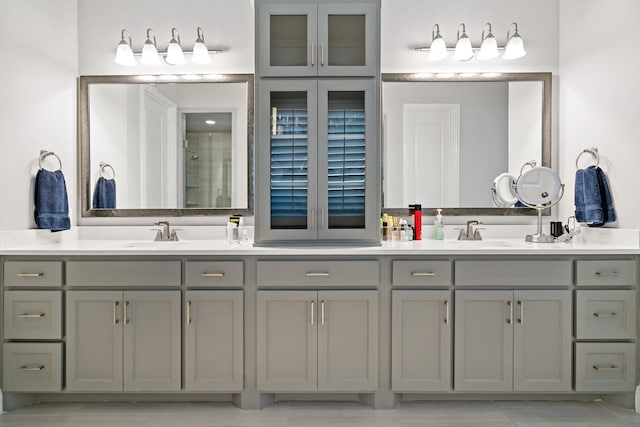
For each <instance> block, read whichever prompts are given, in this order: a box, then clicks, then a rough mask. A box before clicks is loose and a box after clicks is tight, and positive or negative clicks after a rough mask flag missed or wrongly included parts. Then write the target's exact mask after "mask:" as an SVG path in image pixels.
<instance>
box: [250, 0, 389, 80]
mask: <svg viewBox="0 0 640 427" xmlns="http://www.w3.org/2000/svg"><path fill="white" fill-rule="evenodd" d="M378 9H379V4H378V2H377V1H356V2H348V3H346V2H338V1H336V2H318V3H316V2H315V1H306V2H305V1H302V2H301V1H295V2H293V1H286V0H285V1H283V0H279V1H268V0H267V1H265V0H258V1H256V17H257V18H256V58H257V64H258V69H259V74H260V75H262V76H306V77H310V76H336V75H338V76H373V75H375V74H376V72H377V63H378V53H377V52H378V41H377V34H378V30H377V28H378V20H379V19H378Z"/></svg>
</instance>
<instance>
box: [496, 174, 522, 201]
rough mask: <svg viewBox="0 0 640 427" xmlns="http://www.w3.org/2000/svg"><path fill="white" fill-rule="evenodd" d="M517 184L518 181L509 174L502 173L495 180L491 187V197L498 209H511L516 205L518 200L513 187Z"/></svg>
mask: <svg viewBox="0 0 640 427" xmlns="http://www.w3.org/2000/svg"><path fill="white" fill-rule="evenodd" d="M515 183H516V179H515V178H514V177H513V175H511V174H508V173H506V172H505V173H501V174H500V175H498V176H497V177H496V179H494V180H493V185H492V186H491V197H492V198H493V203H494V204H495V205H496V207H498V208H510V207H512V206H513V205H515V204H516V202H517V201H518V198H517V197H516V195H515V194H514V192H513V186H514V185H515Z"/></svg>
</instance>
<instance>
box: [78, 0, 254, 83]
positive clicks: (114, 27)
mask: <svg viewBox="0 0 640 427" xmlns="http://www.w3.org/2000/svg"><path fill="white" fill-rule="evenodd" d="M77 1H78V32H79V57H80V74H82V75H107V74H148V73H153V74H156V73H157V74H184V73H197V74H203V73H204V74H206V73H253V70H254V65H253V64H254V50H253V45H254V31H253V28H254V15H253V7H252V5H251V2H250V1H249V0H234V1H228V0H179V1H177V0H172V1H168V0H162V1H159V0H109V1H96V0H77ZM173 27H175V28H176V29H177V30H178V31H179V33H180V38H181V41H182V48H183V49H184V50H191V49H192V48H193V42H194V41H195V39H196V29H197V27H202V30H203V32H204V37H205V42H206V44H207V47H209V49H223V50H224V52H223V53H222V54H220V55H212V63H211V64H208V65H197V64H192V63H190V62H187V64H185V65H179V66H170V65H161V66H155V67H154V66H142V65H138V66H136V67H124V66H121V65H118V64H116V63H115V62H113V58H114V54H115V49H116V46H117V45H118V43H119V42H120V32H121V30H122V29H123V28H124V29H126V30H127V31H129V33H131V38H132V40H133V50H134V51H136V52H140V51H141V50H142V45H143V43H144V41H145V40H146V30H147V28H151V29H152V30H153V31H154V33H155V35H156V39H157V43H158V48H159V50H161V51H166V47H167V44H168V43H169V39H170V38H171V37H170V36H171V28H173Z"/></svg>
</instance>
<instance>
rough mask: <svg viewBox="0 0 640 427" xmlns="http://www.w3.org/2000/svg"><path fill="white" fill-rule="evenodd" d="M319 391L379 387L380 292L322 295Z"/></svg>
mask: <svg viewBox="0 0 640 427" xmlns="http://www.w3.org/2000/svg"><path fill="white" fill-rule="evenodd" d="M318 303H319V310H320V312H319V316H318V317H319V319H318V320H319V322H318V391H336V392H337V391H360V392H363V391H372V390H375V389H377V388H378V292H377V291H320V292H318Z"/></svg>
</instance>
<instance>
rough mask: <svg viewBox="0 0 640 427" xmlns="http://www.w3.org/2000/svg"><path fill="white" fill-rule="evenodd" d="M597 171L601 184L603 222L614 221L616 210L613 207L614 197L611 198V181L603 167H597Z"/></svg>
mask: <svg viewBox="0 0 640 427" xmlns="http://www.w3.org/2000/svg"><path fill="white" fill-rule="evenodd" d="M596 173H597V175H598V185H599V186H600V199H601V200H602V214H603V215H604V220H603V223H607V222H614V221H615V220H616V211H615V209H614V208H613V199H612V198H611V190H610V189H609V181H608V180H607V176H606V175H605V174H604V171H603V170H602V169H600V168H596Z"/></svg>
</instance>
